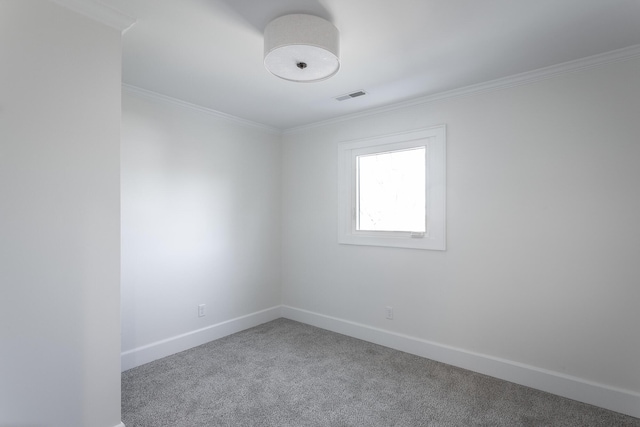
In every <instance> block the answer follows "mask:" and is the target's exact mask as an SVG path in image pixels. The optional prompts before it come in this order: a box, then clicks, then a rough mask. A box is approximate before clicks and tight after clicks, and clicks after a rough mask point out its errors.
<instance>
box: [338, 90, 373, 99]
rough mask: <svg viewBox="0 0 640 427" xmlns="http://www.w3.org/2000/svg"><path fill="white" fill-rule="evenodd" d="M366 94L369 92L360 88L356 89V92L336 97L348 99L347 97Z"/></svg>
mask: <svg viewBox="0 0 640 427" xmlns="http://www.w3.org/2000/svg"><path fill="white" fill-rule="evenodd" d="M366 94H367V92H365V91H363V90H359V91H356V92H352V93H348V94H346V95H341V96H338V97H336V99H337V100H338V101H346V100H347V99H351V98H357V97H359V96H363V95H366Z"/></svg>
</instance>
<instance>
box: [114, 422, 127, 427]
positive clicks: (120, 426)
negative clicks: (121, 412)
mask: <svg viewBox="0 0 640 427" xmlns="http://www.w3.org/2000/svg"><path fill="white" fill-rule="evenodd" d="M114 427H126V426H125V425H124V423H123V422H122V421H120V424H118V425H117V426H114Z"/></svg>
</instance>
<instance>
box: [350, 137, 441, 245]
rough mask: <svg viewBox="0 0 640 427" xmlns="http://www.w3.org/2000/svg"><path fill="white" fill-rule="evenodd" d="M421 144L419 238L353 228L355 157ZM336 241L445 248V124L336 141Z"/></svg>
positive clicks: (407, 234) (352, 243)
mask: <svg viewBox="0 0 640 427" xmlns="http://www.w3.org/2000/svg"><path fill="white" fill-rule="evenodd" d="M410 147H425V149H426V151H427V154H426V156H425V161H426V167H425V171H426V182H425V191H426V194H425V201H426V221H427V230H426V233H425V234H424V235H423V237H422V238H419V239H417V238H413V236H412V233H409V232H379V231H369V232H363V231H356V218H355V216H356V215H357V214H356V210H357V201H356V199H357V197H356V193H357V190H356V187H357V185H356V182H357V179H356V175H357V171H356V170H357V167H356V159H357V156H358V155H361V154H364V153H375V152H384V151H393V150H398V149H406V148H410ZM338 164H339V171H338V195H339V196H338V243H340V244H347V245H370V246H386V247H396V248H405V249H428V250H441V251H444V250H445V249H446V181H447V178H446V127H445V125H438V126H432V127H429V128H423V129H416V130H412V131H408V132H399V133H394V134H388V135H381V136H376V137H373V138H361V139H356V140H350V141H341V142H340V143H339V144H338Z"/></svg>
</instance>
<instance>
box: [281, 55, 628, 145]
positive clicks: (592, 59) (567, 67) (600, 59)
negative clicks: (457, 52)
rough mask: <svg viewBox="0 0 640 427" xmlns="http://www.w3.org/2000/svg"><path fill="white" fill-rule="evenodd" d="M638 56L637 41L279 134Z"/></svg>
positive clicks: (546, 77)
mask: <svg viewBox="0 0 640 427" xmlns="http://www.w3.org/2000/svg"><path fill="white" fill-rule="evenodd" d="M639 56H640V44H637V45H633V46H629V47H625V48H622V49H617V50H612V51H610V52H605V53H602V54H599V55H593V56H589V57H586V58H581V59H576V60H574V61H568V62H563V63H561V64H557V65H552V66H549V67H544V68H539V69H537V70H532V71H527V72H524V73H520V74H514V75H512V76H508V77H502V78H499V79H495V80H490V81H487V82H484V83H478V84H474V85H470V86H465V87H461V88H458V89H453V90H449V91H446V92H440V93H436V94H433V95H427V96H422V97H419V98H415V99H410V100H408V101H404V102H399V103H396V104H392V105H386V106H384V107H378V108H373V109H369V110H365V111H360V112H357V113H352V114H345V115H343V116H340V117H336V118H333V119H328V120H323V121H319V122H315V123H310V124H308V125H303V126H298V127H293V128H289V129H285V130H283V134H291V133H296V132H304V131H307V130H309V129H313V128H317V127H321V126H326V125H332V124H336V123H340V122H344V121H347V120H353V119H357V118H362V117H368V116H373V115H376V114H384V113H388V112H391V111H395V110H399V109H403V108H408V107H413V106H416V105H422V104H428V103H431V102H436V101H442V100H446V99H451V98H458V97H463V96H471V95H477V94H480V93H484V92H492V91H496V90H502V89H506V88H511V87H516V86H522V85H527V84H531V83H535V82H538V81H541V80H547V79H550V78H553V77H557V76H561V75H564V74H569V73H575V72H578V71H583V70H587V69H589V68H593V67H598V66H601V65H606V64H610V63H614V62H620V61H626V60H630V59H634V58H637V57H639Z"/></svg>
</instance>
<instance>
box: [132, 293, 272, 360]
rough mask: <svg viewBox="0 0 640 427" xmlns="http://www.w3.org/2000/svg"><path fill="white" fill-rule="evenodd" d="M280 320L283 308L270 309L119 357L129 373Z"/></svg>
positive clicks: (165, 340) (147, 346)
mask: <svg viewBox="0 0 640 427" xmlns="http://www.w3.org/2000/svg"><path fill="white" fill-rule="evenodd" d="M280 317H281V316H280V306H276V307H271V308H268V309H265V310H261V311H257V312H255V313H251V314H247V315H245V316H241V317H236V318H235V319H231V320H227V321H224V322H220V323H217V324H215V325H211V326H207V327H205V328H202V329H198V330H195V331H191V332H187V333H185V334H181V335H177V336H175V337H171V338H167V339H164V340H161V341H157V342H154V343H151V344H147V345H144V346H141V347H138V348H134V349H132V350H128V351H125V352H122V353H121V355H120V359H121V370H122V371H126V370H128V369H131V368H135V367H136V366H140V365H144V364H145V363H149V362H152V361H154V360H157V359H160V358H163V357H166V356H170V355H172V354H175V353H179V352H181V351H184V350H188V349H190V348H193V347H197V346H199V345H202V344H205V343H208V342H209V341H213V340H217V339H219V338H222V337H226V336H227V335H231V334H235V333H236V332H240V331H243V330H245V329H249V328H253V327H254V326H258V325H261V324H263V323H266V322H270V321H272V320H276V319H278V318H280Z"/></svg>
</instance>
